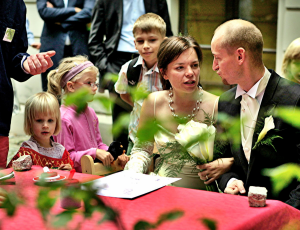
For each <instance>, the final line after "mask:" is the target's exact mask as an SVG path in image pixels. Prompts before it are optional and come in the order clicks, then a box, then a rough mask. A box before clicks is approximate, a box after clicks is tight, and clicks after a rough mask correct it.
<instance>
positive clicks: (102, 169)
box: [81, 144, 158, 176]
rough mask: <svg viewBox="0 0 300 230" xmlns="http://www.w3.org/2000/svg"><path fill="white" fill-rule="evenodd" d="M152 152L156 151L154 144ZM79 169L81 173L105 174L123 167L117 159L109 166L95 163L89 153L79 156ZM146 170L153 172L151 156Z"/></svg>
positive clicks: (120, 169)
mask: <svg viewBox="0 0 300 230" xmlns="http://www.w3.org/2000/svg"><path fill="white" fill-rule="evenodd" d="M153 152H154V153H157V152H158V151H157V148H156V144H155V145H154V149H153ZM81 169H82V173H87V174H92V175H98V176H104V175H107V174H111V173H114V172H119V171H122V170H123V168H122V167H121V166H120V165H118V162H117V160H116V161H114V162H113V164H112V165H111V167H106V166H104V165H103V164H102V163H95V162H94V160H93V158H92V157H91V156H90V155H83V156H82V157H81ZM148 171H149V172H154V162H153V158H151V163H150V165H149V170H148Z"/></svg>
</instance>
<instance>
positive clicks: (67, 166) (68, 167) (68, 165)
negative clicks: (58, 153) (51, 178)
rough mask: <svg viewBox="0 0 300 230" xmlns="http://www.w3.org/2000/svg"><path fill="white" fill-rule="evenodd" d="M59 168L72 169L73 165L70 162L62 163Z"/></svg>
mask: <svg viewBox="0 0 300 230" xmlns="http://www.w3.org/2000/svg"><path fill="white" fill-rule="evenodd" d="M58 169H60V170H68V171H71V169H72V166H71V165H70V164H61V165H60V166H59V168H58Z"/></svg>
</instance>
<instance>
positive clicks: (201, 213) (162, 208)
mask: <svg viewBox="0 0 300 230" xmlns="http://www.w3.org/2000/svg"><path fill="white" fill-rule="evenodd" d="M10 171H11V169H6V170H3V171H2V172H3V173H9V172H10ZM41 172H42V168H41V167H39V166H34V167H33V168H32V169H31V170H30V171H26V172H16V173H15V179H12V181H15V182H16V183H15V184H13V185H2V186H1V187H3V188H5V189H12V188H17V189H18V191H19V192H20V193H21V194H22V195H23V196H24V197H25V198H26V201H27V202H26V204H24V205H21V206H19V207H18V209H17V211H16V214H15V215H14V216H13V217H7V216H6V213H5V211H4V210H3V209H0V229H2V230H6V229H7V230H13V229H17V230H20V229H22V230H24V229H30V230H32V229H49V226H45V223H44V222H43V220H42V217H41V214H40V213H39V211H38V210H37V209H36V207H35V206H36V195H37V192H38V190H39V188H40V187H39V186H36V185H34V182H33V177H35V176H37V175H39V174H40V173H41ZM58 172H59V174H60V175H65V176H67V175H68V174H69V172H66V171H58ZM74 178H76V179H78V180H79V181H81V182H86V181H90V180H94V179H98V178H100V177H98V176H94V175H88V174H81V173H75V175H74ZM102 199H103V200H104V202H105V203H106V204H108V205H109V206H111V207H112V208H114V209H115V210H117V211H118V212H119V213H120V220H121V223H122V226H123V229H126V230H131V229H133V226H134V224H135V223H136V222H137V221H139V220H147V221H150V222H156V221H157V219H158V217H159V216H160V214H163V213H165V212H168V211H172V210H182V211H183V212H184V215H183V217H181V218H180V219H178V220H175V221H173V222H166V223H163V224H162V225H161V226H160V227H159V228H158V229H185V230H186V229H189V230H190V229H205V230H206V229H207V228H206V227H205V226H204V225H203V224H202V222H201V221H200V219H202V218H209V219H212V220H215V221H216V223H217V229H219V230H222V229H230V230H234V229H243V230H244V229H281V228H282V226H284V225H285V224H287V223H291V222H293V221H299V220H300V211H299V210H297V209H294V208H293V207H291V206H289V205H286V204H284V203H283V202H280V201H276V200H267V206H266V207H263V208H252V207H249V204H248V199H247V197H242V196H233V195H228V194H220V193H214V192H207V191H199V190H194V189H185V188H177V187H169V186H166V187H163V188H161V189H158V190H156V191H154V192H151V193H149V194H146V195H143V196H141V197H138V198H135V199H132V200H129V199H118V198H110V197H102ZM79 210H80V211H82V212H83V211H84V210H83V208H81V209H79ZM61 211H63V209H61V208H60V204H59V202H57V203H56V204H55V206H54V208H53V209H52V210H51V213H52V214H58V213H60V212H61ZM100 218H101V216H100V215H99V214H95V215H93V217H92V218H91V219H88V220H83V217H82V216H81V215H76V216H74V218H73V219H72V221H70V223H69V225H68V227H65V228H63V229H74V228H75V227H76V226H77V225H78V223H81V229H93V230H94V229H95V228H99V226H98V225H97V222H98V221H99V220H100ZM299 224H300V222H299ZM298 226H299V225H298ZM101 229H118V227H117V226H115V225H114V224H113V223H111V222H106V223H104V224H102V225H101ZM299 229H300V228H299Z"/></svg>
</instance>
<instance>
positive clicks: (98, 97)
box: [94, 95, 113, 112]
mask: <svg viewBox="0 0 300 230" xmlns="http://www.w3.org/2000/svg"><path fill="white" fill-rule="evenodd" d="M94 101H98V102H99V103H100V104H101V105H102V106H103V107H104V108H105V109H106V111H107V112H109V111H111V107H112V104H113V103H112V100H111V99H109V98H108V97H107V96H102V95H96V96H95V97H94Z"/></svg>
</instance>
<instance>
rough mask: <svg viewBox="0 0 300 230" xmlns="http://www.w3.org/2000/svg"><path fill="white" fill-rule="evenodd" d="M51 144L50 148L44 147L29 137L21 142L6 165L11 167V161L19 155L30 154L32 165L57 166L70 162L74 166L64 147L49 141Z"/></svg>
mask: <svg viewBox="0 0 300 230" xmlns="http://www.w3.org/2000/svg"><path fill="white" fill-rule="evenodd" d="M51 145H52V147H50V148H44V147H42V146H40V145H39V143H38V142H37V141H36V140H35V139H34V138H33V137H31V138H30V139H29V140H28V141H25V142H23V143H22V146H21V147H20V149H19V151H18V152H17V154H16V155H15V156H14V157H13V158H12V160H11V161H10V163H9V164H8V167H12V162H13V161H14V160H16V159H18V158H19V157H20V156H23V155H30V156H31V159H32V162H33V164H34V165H40V166H42V167H44V166H48V167H51V168H58V167H59V166H61V165H62V164H70V165H71V166H72V168H74V164H73V161H72V160H71V158H70V154H69V152H68V151H67V150H66V149H65V147H64V146H62V145H61V144H59V143H57V142H54V141H51Z"/></svg>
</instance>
